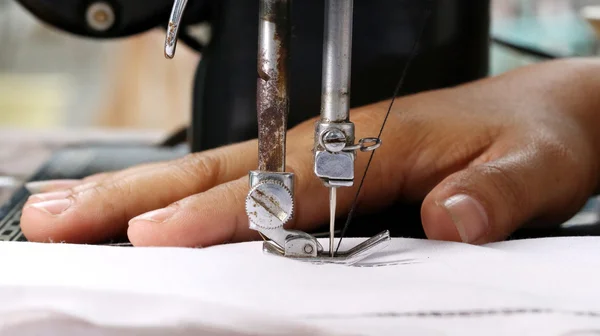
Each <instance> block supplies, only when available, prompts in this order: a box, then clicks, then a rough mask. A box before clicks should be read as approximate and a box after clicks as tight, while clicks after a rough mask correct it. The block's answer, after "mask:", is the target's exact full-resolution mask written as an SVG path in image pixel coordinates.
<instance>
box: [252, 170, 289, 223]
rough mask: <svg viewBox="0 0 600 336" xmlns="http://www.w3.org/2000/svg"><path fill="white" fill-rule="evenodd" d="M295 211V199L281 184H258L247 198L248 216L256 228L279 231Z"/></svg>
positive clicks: (267, 182)
mask: <svg viewBox="0 0 600 336" xmlns="http://www.w3.org/2000/svg"><path fill="white" fill-rule="evenodd" d="M293 210H294V198H293V196H292V193H291V192H290V190H289V189H288V188H287V187H286V186H285V185H284V184H283V183H281V182H279V181H274V180H267V181H263V182H260V183H258V184H257V185H255V186H254V187H253V188H252V189H250V192H249V193H248V196H247V197H246V214H247V215H248V219H249V220H250V222H251V223H252V224H254V225H255V226H257V227H259V228H262V229H267V230H269V229H277V228H280V227H282V226H283V225H285V223H287V222H288V221H289V220H290V219H291V218H292V214H293Z"/></svg>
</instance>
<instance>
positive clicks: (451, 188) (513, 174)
mask: <svg viewBox="0 0 600 336" xmlns="http://www.w3.org/2000/svg"><path fill="white" fill-rule="evenodd" d="M561 155H562V156H564V153H562V154H561V152H560V151H549V150H547V149H544V150H540V149H538V150H531V151H528V152H525V151H522V152H517V153H513V154H509V155H506V156H503V157H501V158H500V159H497V160H494V161H489V162H484V163H481V164H476V165H472V166H469V167H468V168H466V169H464V170H461V171H458V172H456V173H454V174H452V175H450V176H448V177H447V178H445V179H444V180H443V181H442V182H441V183H440V184H438V185H437V186H436V187H435V188H434V189H433V190H432V191H431V192H430V193H429V194H428V195H427V197H426V198H425V200H424V202H423V205H422V209H421V218H422V223H423V228H424V230H425V233H426V235H427V237H428V238H430V239H435V240H450V241H462V242H465V243H472V244H484V243H487V242H492V241H498V240H502V239H505V238H506V237H508V236H509V235H510V234H512V232H514V231H515V230H516V229H518V228H519V227H520V226H522V225H523V224H524V223H525V222H527V221H530V220H533V219H538V218H539V217H541V216H542V215H551V216H552V218H553V219H554V220H556V219H557V217H562V216H566V215H568V214H569V213H571V211H572V212H575V211H576V210H577V209H579V208H580V207H581V206H582V205H583V203H584V202H585V193H582V190H585V189H586V188H581V186H582V185H581V183H574V181H573V179H569V178H565V175H571V174H567V173H568V172H569V170H565V169H566V168H563V167H566V166H565V164H564V162H565V161H570V160H568V158H566V157H558V156H561ZM561 160H562V161H561ZM558 162H563V164H560V163H558ZM571 162H572V161H571ZM560 166H563V167H560ZM545 167H552V169H544V168H545ZM572 167H573V166H571V168H572ZM561 168H563V169H561ZM577 188H579V190H578V189H577ZM574 195H580V196H581V197H579V198H576V197H573V196H574ZM565 219H566V217H565Z"/></svg>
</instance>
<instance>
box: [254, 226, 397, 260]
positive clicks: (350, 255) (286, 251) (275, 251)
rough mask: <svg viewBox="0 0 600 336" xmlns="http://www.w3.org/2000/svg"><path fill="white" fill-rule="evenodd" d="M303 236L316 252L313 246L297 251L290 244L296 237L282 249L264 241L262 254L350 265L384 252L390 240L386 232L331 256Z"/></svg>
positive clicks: (312, 238)
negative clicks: (315, 247)
mask: <svg viewBox="0 0 600 336" xmlns="http://www.w3.org/2000/svg"><path fill="white" fill-rule="evenodd" d="M303 236H304V237H302V238H301V239H307V238H308V237H310V238H311V240H313V241H314V243H316V245H317V250H314V251H313V250H311V249H312V246H314V245H313V244H305V245H304V248H303V250H300V251H298V249H296V248H295V247H296V246H298V244H290V243H292V242H293V241H294V240H297V239H298V237H293V236H291V237H288V239H286V244H285V245H286V246H285V247H284V248H282V247H281V246H279V245H278V244H277V243H275V242H274V241H265V242H264V243H263V252H265V253H267V254H271V255H276V256H280V257H285V258H289V259H293V260H298V261H304V262H309V263H314V264H340V265H352V264H355V263H357V262H359V261H361V260H364V259H366V258H367V257H369V256H371V255H373V254H375V253H377V252H380V251H382V250H384V249H385V248H386V247H387V246H388V244H389V242H390V240H391V237H390V233H389V231H387V230H386V231H383V232H381V233H379V234H377V235H375V236H373V237H371V238H369V239H367V240H365V241H363V242H362V243H360V244H358V245H356V246H354V247H352V248H351V249H349V250H345V251H338V252H337V253H335V254H333V256H332V254H331V251H324V250H323V249H322V247H321V245H320V244H319V242H318V241H317V240H316V238H314V237H312V236H310V235H308V234H305V233H303ZM306 236H308V237H306ZM302 252H304V253H302Z"/></svg>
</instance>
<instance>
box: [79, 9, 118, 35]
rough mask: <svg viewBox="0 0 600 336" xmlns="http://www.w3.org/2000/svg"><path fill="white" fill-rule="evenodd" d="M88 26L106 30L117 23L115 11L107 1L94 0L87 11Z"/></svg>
mask: <svg viewBox="0 0 600 336" xmlns="http://www.w3.org/2000/svg"><path fill="white" fill-rule="evenodd" d="M85 18H86V21H87V24H88V26H90V27H91V28H92V29H94V30H97V31H106V30H108V29H110V28H111V27H112V26H113V25H114V24H115V11H114V9H113V8H112V6H111V5H109V4H108V3H106V2H94V3H92V4H91V5H90V6H89V7H88V9H87V11H86V16H85Z"/></svg>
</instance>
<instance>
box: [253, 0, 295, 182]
mask: <svg viewBox="0 0 600 336" xmlns="http://www.w3.org/2000/svg"><path fill="white" fill-rule="evenodd" d="M259 20H260V22H259V37H258V38H259V48H258V79H257V80H258V87H257V89H258V91H257V117H258V169H259V170H262V171H271V172H283V171H285V142H286V131H287V118H288V110H289V73H288V60H289V44H290V23H289V20H290V1H288V0H261V1H260V12H259Z"/></svg>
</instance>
